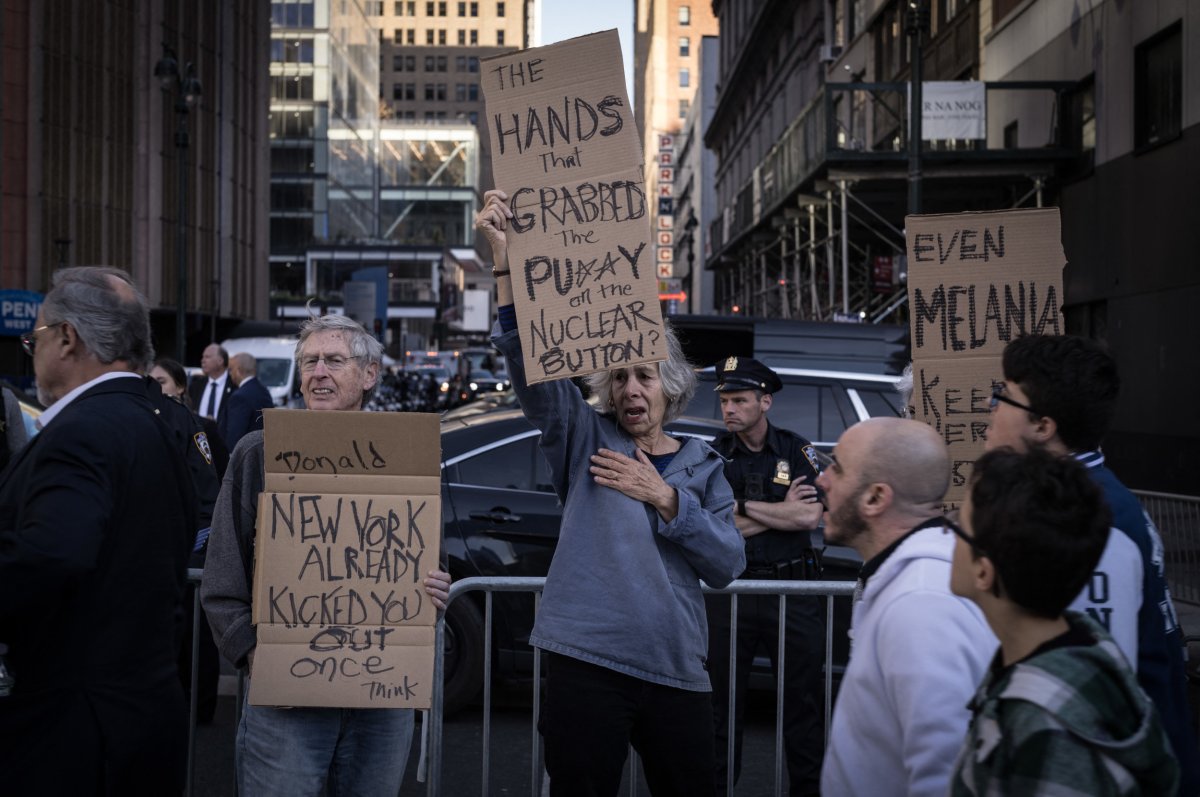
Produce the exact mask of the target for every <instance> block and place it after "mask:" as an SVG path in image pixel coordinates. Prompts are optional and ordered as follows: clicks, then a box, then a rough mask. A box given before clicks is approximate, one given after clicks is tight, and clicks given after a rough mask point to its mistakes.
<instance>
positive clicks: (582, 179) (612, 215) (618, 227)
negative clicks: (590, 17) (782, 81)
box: [480, 30, 667, 384]
mask: <svg viewBox="0 0 1200 797" xmlns="http://www.w3.org/2000/svg"><path fill="white" fill-rule="evenodd" d="M480 75H481V81H482V84H483V93H484V100H485V102H486V105H487V115H488V129H489V134H490V136H491V144H492V174H493V178H494V181H495V184H496V186H497V187H498V188H500V189H502V190H503V191H505V192H506V193H507V194H508V197H509V207H510V208H511V209H512V212H513V215H514V218H513V219H512V220H511V221H510V222H509V225H508V229H507V242H508V259H509V268H510V270H511V271H512V286H513V298H514V304H515V305H516V311H517V324H518V329H519V331H520V336H521V346H522V354H523V357H524V361H525V373H526V377H527V379H528V381H529V382H530V383H531V384H532V383H536V382H544V381H547V380H550V379H562V378H564V377H571V376H582V375H583V374H588V373H592V372H595V371H602V370H606V369H609V368H614V367H618V366H626V365H633V364H636V363H644V362H653V361H656V360H662V359H665V358H666V356H667V352H666V347H665V345H664V343H665V341H664V339H663V335H662V325H663V321H662V314H661V311H660V309H659V303H658V283H657V278H656V276H655V269H654V256H653V251H654V247H653V245H652V241H651V235H652V232H651V229H650V216H649V212H648V211H649V204H650V202H651V201H653V200H652V198H648V197H647V196H646V190H645V180H644V177H643V165H644V164H643V156H642V148H641V141H640V139H639V138H638V131H637V124H636V122H635V121H634V116H633V109H632V108H631V107H630V104H629V98H628V97H627V96H626V91H625V75H624V71H623V69H622V65H621V48H620V40H619V38H618V36H617V32H616V31H615V30H610V31H604V32H602V33H593V34H591V35H589V36H581V37H579V38H577V39H571V40H569V41H565V42H561V43H559V44H553V45H550V46H547V47H538V48H534V49H530V50H523V51H521V52H517V53H510V54H507V55H502V56H497V57H495V58H488V59H484V60H483V61H482V62H481V69H480Z"/></svg>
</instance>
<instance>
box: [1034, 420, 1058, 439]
mask: <svg viewBox="0 0 1200 797" xmlns="http://www.w3.org/2000/svg"><path fill="white" fill-rule="evenodd" d="M1056 437H1058V421H1056V420H1054V419H1053V418H1051V417H1050V416H1049V415H1043V416H1042V417H1041V418H1038V421H1037V423H1036V424H1034V426H1033V439H1034V440H1035V441H1036V442H1037V443H1038V444H1039V445H1045V444H1046V443H1049V442H1050V441H1051V440H1053V439H1054V438H1056Z"/></svg>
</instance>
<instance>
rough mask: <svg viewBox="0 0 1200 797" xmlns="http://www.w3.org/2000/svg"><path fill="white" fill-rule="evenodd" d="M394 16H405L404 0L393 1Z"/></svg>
mask: <svg viewBox="0 0 1200 797" xmlns="http://www.w3.org/2000/svg"><path fill="white" fill-rule="evenodd" d="M392 16H394V17H402V16H404V0H396V2H394V3H392Z"/></svg>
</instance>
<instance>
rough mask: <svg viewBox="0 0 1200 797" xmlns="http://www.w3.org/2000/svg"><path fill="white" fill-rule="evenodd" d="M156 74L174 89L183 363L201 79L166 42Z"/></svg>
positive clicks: (178, 342) (178, 341)
mask: <svg viewBox="0 0 1200 797" xmlns="http://www.w3.org/2000/svg"><path fill="white" fill-rule="evenodd" d="M154 76H155V77H156V78H158V80H159V82H160V83H161V84H162V87H163V89H164V90H166V91H170V90H171V89H172V88H174V90H175V159H176V161H177V162H178V169H179V178H178V180H177V182H178V184H179V185H178V188H179V198H178V205H177V208H176V221H175V259H176V263H175V265H176V268H177V270H178V273H177V274H176V280H177V283H178V284H177V285H176V299H175V301H176V310H175V355H176V357H177V358H178V360H179V362H180V364H181V365H182V364H186V363H187V360H186V359H185V358H186V352H187V342H186V340H185V335H186V325H185V323H184V321H185V318H186V316H187V193H188V191H187V183H188V158H187V154H188V111H190V110H191V108H192V106H193V105H195V104H196V102H197V100H199V99H200V94H201V88H200V81H199V80H197V79H196V74H195V69H194V68H193V67H192V63H191V62H190V61H189V62H188V63H187V65H186V66H185V67H184V68H183V69H180V68H179V61H178V59H176V58H175V51H174V50H173V49H171V47H169V46H168V45H166V44H164V45H163V56H162V58H160V59H158V63H157V64H155V66H154Z"/></svg>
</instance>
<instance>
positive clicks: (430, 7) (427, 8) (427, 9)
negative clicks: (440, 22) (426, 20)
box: [425, 3, 433, 17]
mask: <svg viewBox="0 0 1200 797" xmlns="http://www.w3.org/2000/svg"><path fill="white" fill-rule="evenodd" d="M425 16H427V17H432V16H433V3H426V4H425Z"/></svg>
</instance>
